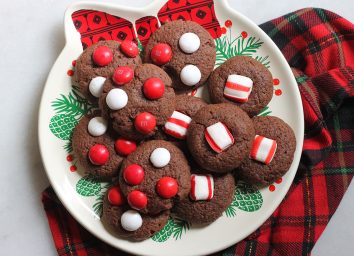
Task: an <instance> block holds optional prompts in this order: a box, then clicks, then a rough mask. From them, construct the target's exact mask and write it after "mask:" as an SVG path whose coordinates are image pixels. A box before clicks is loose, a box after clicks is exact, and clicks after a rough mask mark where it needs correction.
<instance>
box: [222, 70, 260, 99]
mask: <svg viewBox="0 0 354 256" xmlns="http://www.w3.org/2000/svg"><path fill="white" fill-rule="evenodd" d="M252 86H253V81H252V80H251V79H250V78H248V77H246V76H240V75H229V77H228V78H227V81H226V85H225V88H224V97H225V98H228V99H230V100H233V101H237V102H241V103H244V102H247V101H248V97H249V96H250V94H251V91H252Z"/></svg>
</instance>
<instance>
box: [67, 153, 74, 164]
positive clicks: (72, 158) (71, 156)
mask: <svg viewBox="0 0 354 256" xmlns="http://www.w3.org/2000/svg"><path fill="white" fill-rule="evenodd" d="M66 160H67V161H68V162H71V161H72V160H74V156H73V155H67V157H66Z"/></svg>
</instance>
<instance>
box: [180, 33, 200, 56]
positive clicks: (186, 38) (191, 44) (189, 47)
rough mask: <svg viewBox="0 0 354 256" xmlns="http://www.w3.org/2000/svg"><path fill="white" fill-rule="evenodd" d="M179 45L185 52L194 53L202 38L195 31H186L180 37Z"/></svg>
mask: <svg viewBox="0 0 354 256" xmlns="http://www.w3.org/2000/svg"><path fill="white" fill-rule="evenodd" d="M178 45H179V47H180V48H181V50H182V51H183V52H184V53H193V52H196V51H197V50H198V49H199V47H200V39H199V37H198V36H197V35H196V34H194V33H191V32H189V33H185V34H183V35H182V36H181V37H180V38H179V41H178Z"/></svg>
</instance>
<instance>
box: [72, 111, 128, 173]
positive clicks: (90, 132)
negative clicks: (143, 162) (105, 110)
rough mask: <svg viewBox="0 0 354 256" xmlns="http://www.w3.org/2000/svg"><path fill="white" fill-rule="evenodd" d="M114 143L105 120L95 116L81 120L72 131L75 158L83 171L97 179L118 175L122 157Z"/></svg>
mask: <svg viewBox="0 0 354 256" xmlns="http://www.w3.org/2000/svg"><path fill="white" fill-rule="evenodd" d="M114 142H115V140H114V138H113V136H112V134H111V133H110V132H109V131H108V124H107V122H106V120H105V119H103V118H102V117H100V116H99V115H97V114H94V115H91V116H84V117H83V118H81V120H80V121H79V123H78V125H77V126H76V127H75V128H74V131H73V138H72V147H73V151H74V154H75V156H76V157H77V159H78V161H79V163H80V164H81V166H82V167H83V168H84V170H85V171H87V172H88V173H90V174H92V175H94V176H96V177H98V178H112V177H115V176H117V175H118V170H119V167H120V164H121V162H122V161H123V157H122V156H120V155H118V154H117V153H116V151H115V149H114Z"/></svg>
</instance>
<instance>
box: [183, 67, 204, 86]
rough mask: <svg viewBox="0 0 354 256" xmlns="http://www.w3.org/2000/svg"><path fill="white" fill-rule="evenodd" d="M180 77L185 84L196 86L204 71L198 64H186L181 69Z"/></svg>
mask: <svg viewBox="0 0 354 256" xmlns="http://www.w3.org/2000/svg"><path fill="white" fill-rule="evenodd" d="M180 78H181V81H182V83H184V84H185V85H187V86H194V85H196V84H197V83H199V81H200V79H201V78H202V73H201V72H200V70H199V68H198V67H197V66H194V65H186V66H184V67H183V68H182V70H181V73H180Z"/></svg>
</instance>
